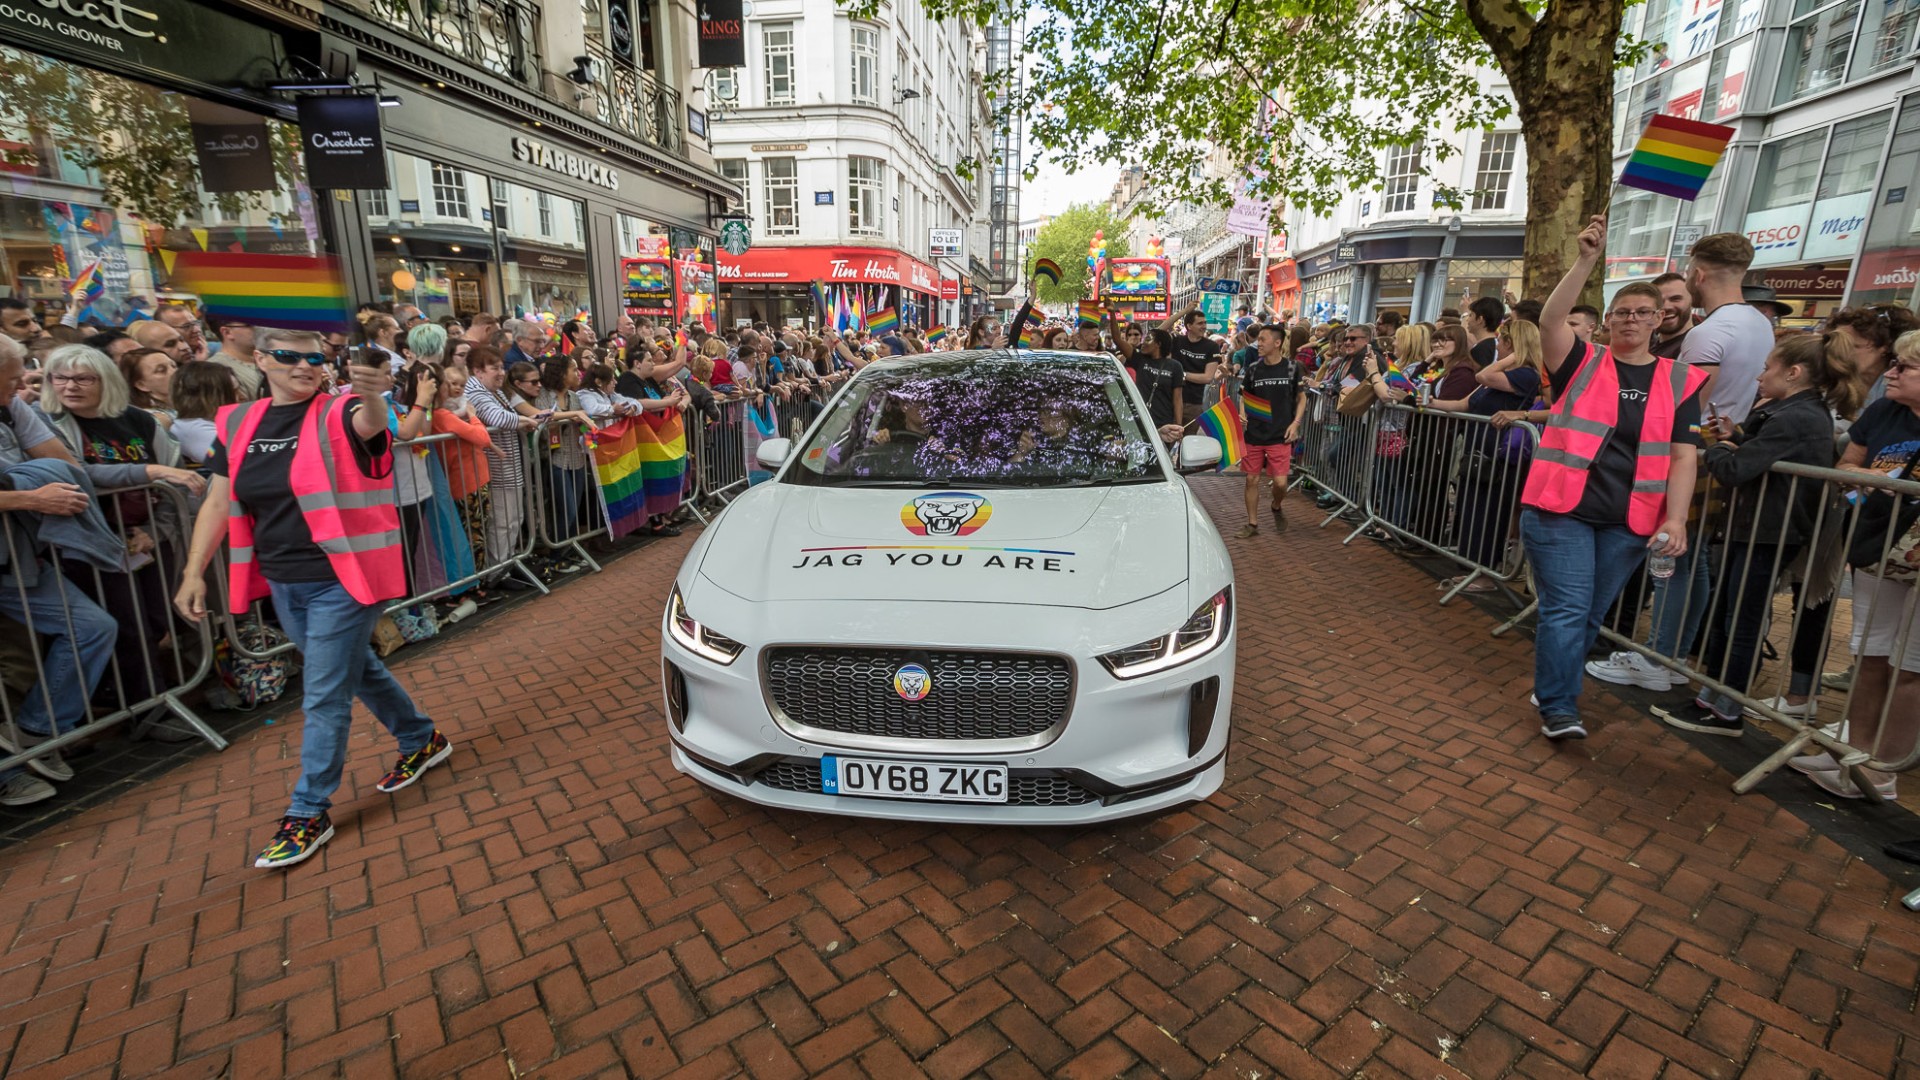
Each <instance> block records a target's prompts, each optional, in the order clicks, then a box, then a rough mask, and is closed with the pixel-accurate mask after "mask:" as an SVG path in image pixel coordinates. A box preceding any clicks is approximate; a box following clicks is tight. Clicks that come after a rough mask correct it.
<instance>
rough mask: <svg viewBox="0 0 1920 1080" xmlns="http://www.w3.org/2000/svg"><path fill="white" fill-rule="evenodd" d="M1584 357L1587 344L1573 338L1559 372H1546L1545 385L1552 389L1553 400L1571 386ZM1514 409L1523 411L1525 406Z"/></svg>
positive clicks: (1557, 398)
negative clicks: (1571, 345) (1571, 346)
mask: <svg viewBox="0 0 1920 1080" xmlns="http://www.w3.org/2000/svg"><path fill="white" fill-rule="evenodd" d="M1585 355H1587V343H1586V342H1584V341H1581V340H1580V339H1579V338H1574V339H1573V348H1571V349H1568V350H1567V359H1566V362H1565V363H1563V364H1561V365H1560V368H1559V370H1557V371H1549V372H1547V385H1548V386H1550V387H1552V388H1553V400H1555V401H1559V400H1560V395H1561V394H1564V393H1566V392H1567V387H1569V386H1572V385H1573V377H1574V376H1575V375H1576V374H1578V373H1579V371H1580V358H1581V357H1583V356H1585ZM1514 408H1517V409H1524V408H1526V406H1525V405H1516V406H1514Z"/></svg>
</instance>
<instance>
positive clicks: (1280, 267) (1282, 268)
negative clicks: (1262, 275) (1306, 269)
mask: <svg viewBox="0 0 1920 1080" xmlns="http://www.w3.org/2000/svg"><path fill="white" fill-rule="evenodd" d="M1267 296H1268V297H1269V299H1268V300H1267V307H1268V309H1269V310H1271V311H1272V312H1273V313H1274V314H1275V315H1276V316H1278V317H1279V318H1282V319H1292V318H1295V317H1297V316H1298V315H1299V313H1300V267H1299V264H1297V263H1295V262H1294V261H1293V260H1292V259H1281V260H1280V261H1278V262H1275V263H1270V264H1269V265H1268V266H1267Z"/></svg>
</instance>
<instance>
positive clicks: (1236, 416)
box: [1198, 397, 1273, 472]
mask: <svg viewBox="0 0 1920 1080" xmlns="http://www.w3.org/2000/svg"><path fill="white" fill-rule="evenodd" d="M1256 400H1257V399H1256ZM1267 411H1268V412H1272V411H1273V407H1272V406H1268V407H1267ZM1198 422H1199V424H1200V430H1201V431H1204V432H1206V433H1207V434H1209V435H1211V436H1213V437H1214V438H1215V439H1218V440H1219V441H1220V464H1218V465H1216V466H1214V471H1215V472H1226V471H1227V469H1228V468H1229V467H1230V466H1233V465H1238V464H1240V459H1241V458H1243V457H1246V456H1247V438H1246V435H1245V431H1246V429H1245V427H1244V426H1242V424H1241V423H1240V413H1239V411H1238V410H1236V409H1235V408H1234V407H1233V399H1232V398H1226V397H1223V398H1221V399H1220V403H1219V404H1217V405H1215V406H1214V407H1213V408H1211V409H1208V410H1207V411H1206V412H1203V413H1201V414H1200V420H1199V421H1198Z"/></svg>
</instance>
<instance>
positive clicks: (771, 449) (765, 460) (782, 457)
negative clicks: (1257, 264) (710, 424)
mask: <svg viewBox="0 0 1920 1080" xmlns="http://www.w3.org/2000/svg"><path fill="white" fill-rule="evenodd" d="M1208 441H1209V442H1212V440H1211V439H1209V440H1208ZM1219 445H1220V444H1219V443H1214V447H1215V449H1214V452H1213V456H1214V457H1215V458H1218V457H1219V456H1220V451H1219ZM792 449H793V440H792V439H767V440H764V441H762V442H761V443H760V449H758V450H755V451H754V452H753V457H754V460H755V461H758V462H759V463H760V464H762V465H765V466H766V467H767V468H769V469H777V468H779V467H780V466H782V465H784V464H786V461H787V454H788V452H790V451H791V450H792Z"/></svg>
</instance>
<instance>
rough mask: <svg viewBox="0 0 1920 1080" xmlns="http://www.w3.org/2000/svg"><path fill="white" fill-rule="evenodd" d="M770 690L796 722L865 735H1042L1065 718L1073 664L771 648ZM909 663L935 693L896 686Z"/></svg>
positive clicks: (995, 655)
mask: <svg viewBox="0 0 1920 1080" xmlns="http://www.w3.org/2000/svg"><path fill="white" fill-rule="evenodd" d="M765 657H766V659H765V660H764V667H763V673H764V675H765V678H766V686H767V696H768V698H769V699H770V700H771V701H772V703H773V705H774V707H775V709H776V710H777V713H778V715H779V716H780V717H781V718H782V719H783V720H784V721H786V722H787V723H789V724H793V725H799V726H801V727H804V728H811V729H813V730H815V731H819V732H829V733H832V734H835V735H845V736H852V737H855V741H858V739H903V740H915V741H918V740H926V741H939V740H956V741H969V742H978V741H995V740H1019V739H1025V740H1034V739H1038V738H1040V737H1042V736H1044V735H1045V734H1046V733H1047V732H1049V731H1050V730H1052V729H1053V728H1054V727H1056V726H1058V725H1059V724H1061V723H1062V722H1064V721H1065V720H1066V718H1067V711H1068V709H1069V708H1070V707H1071V706H1072V704H1073V665H1072V664H1070V663H1069V662H1068V661H1067V660H1066V658H1065V657H1060V656H1046V655H1038V654H1033V653H1001V652H969V651H966V650H959V649H954V650H926V649H890V648H847V647H835V646H820V647H804V648H803V647H799V646H780V647H776V648H772V649H768V650H767V651H766V653H765ZM907 664H918V665H920V666H921V667H923V668H925V669H926V670H927V673H928V676H929V678H930V681H931V689H930V690H929V691H928V692H927V695H926V697H925V698H923V699H921V700H920V701H908V700H906V699H904V698H902V697H901V696H900V694H899V693H898V692H897V691H896V690H895V689H894V675H895V673H896V672H898V671H899V670H900V669H901V668H902V667H903V666H905V665H907Z"/></svg>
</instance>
